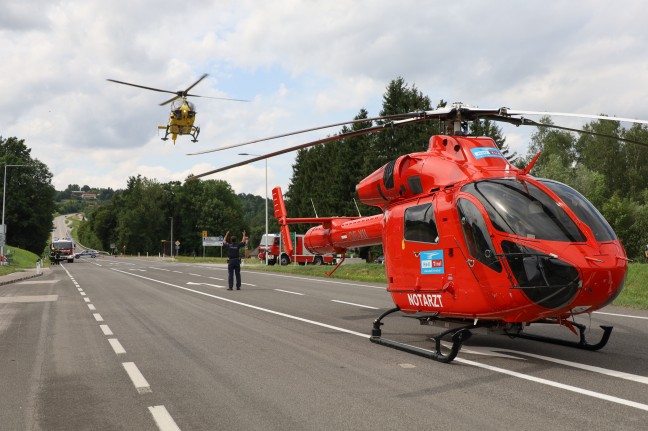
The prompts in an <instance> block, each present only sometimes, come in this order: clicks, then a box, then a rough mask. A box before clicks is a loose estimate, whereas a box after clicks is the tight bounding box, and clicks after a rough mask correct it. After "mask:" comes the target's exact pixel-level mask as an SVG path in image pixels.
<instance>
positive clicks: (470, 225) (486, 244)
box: [457, 198, 502, 281]
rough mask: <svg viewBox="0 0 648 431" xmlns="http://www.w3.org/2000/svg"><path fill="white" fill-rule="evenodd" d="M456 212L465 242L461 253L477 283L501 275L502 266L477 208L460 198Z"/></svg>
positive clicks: (469, 201)
mask: <svg viewBox="0 0 648 431" xmlns="http://www.w3.org/2000/svg"><path fill="white" fill-rule="evenodd" d="M457 211H458V212H459V221H460V223H461V230H462V232H463V236H464V240H465V250H464V247H463V246H462V252H463V253H464V255H465V256H466V258H467V263H468V266H469V267H470V269H471V271H472V273H473V274H474V275H475V278H476V279H477V281H483V280H488V279H489V277H492V276H493V275H495V274H494V272H496V273H500V274H501V273H502V264H501V262H500V260H499V258H498V257H497V254H496V251H495V247H494V245H493V241H492V240H491V236H490V234H489V231H488V226H487V225H486V221H485V219H484V215H483V214H482V212H481V211H480V210H479V208H478V206H477V205H476V204H475V203H474V202H472V201H471V200H468V199H465V198H460V199H459V200H458V201H457ZM493 271H494V272H493Z"/></svg>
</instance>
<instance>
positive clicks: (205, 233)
mask: <svg viewBox="0 0 648 431" xmlns="http://www.w3.org/2000/svg"><path fill="white" fill-rule="evenodd" d="M206 236H207V231H206V230H204V231H203V234H202V237H203V238H205V237H206Z"/></svg>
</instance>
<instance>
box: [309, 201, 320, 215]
mask: <svg viewBox="0 0 648 431" xmlns="http://www.w3.org/2000/svg"><path fill="white" fill-rule="evenodd" d="M311 205H313V212H315V218H319V216H318V215H317V210H316V209H315V202H313V198H311Z"/></svg>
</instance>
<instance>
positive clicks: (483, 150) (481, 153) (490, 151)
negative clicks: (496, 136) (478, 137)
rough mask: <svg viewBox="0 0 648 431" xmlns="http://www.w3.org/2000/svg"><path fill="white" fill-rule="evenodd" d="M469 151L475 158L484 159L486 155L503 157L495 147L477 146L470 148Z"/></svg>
mask: <svg viewBox="0 0 648 431" xmlns="http://www.w3.org/2000/svg"><path fill="white" fill-rule="evenodd" d="M470 152H471V153H472V155H473V157H475V159H477V160H479V159H484V158H486V157H497V158H501V159H503V158H505V157H504V156H503V155H502V153H501V152H500V150H498V149H497V148H493V147H479V148H471V149H470Z"/></svg>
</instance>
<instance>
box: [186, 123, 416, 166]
mask: <svg viewBox="0 0 648 431" xmlns="http://www.w3.org/2000/svg"><path fill="white" fill-rule="evenodd" d="M422 115H423V112H410V113H407V114H396V115H384V116H382V117H373V118H361V119H358V120H351V121H343V122H341V123H334V124H327V125H326V126H319V127H312V128H310V129H303V130H297V131H294V132H288V133H282V134H280V135H275V136H270V137H268V138H261V139H255V140H253V141H247V142H243V143H240V144H234V145H228V146H226V147H218V148H213V149H211V150H204V151H198V152H195V153H187V156H197V155H200V154H207V153H213V152H216V151H223V150H229V149H230V148H236V147H242V146H244V145H250V144H256V143H259V142H264V141H270V140H273V139H279V138H285V137H286V136H293V135H299V134H301V133H307V132H313V131H315V130H322V129H328V128H330V127H337V126H344V125H346V124H355V123H365V122H370V121H371V122H373V121H380V120H394V119H398V118H411V117H420V116H422Z"/></svg>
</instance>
